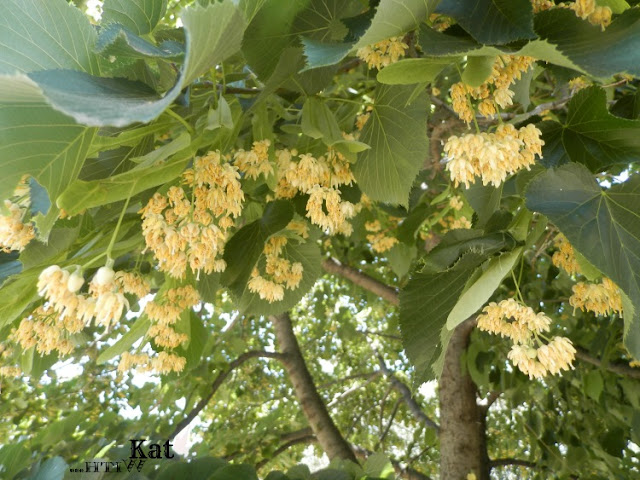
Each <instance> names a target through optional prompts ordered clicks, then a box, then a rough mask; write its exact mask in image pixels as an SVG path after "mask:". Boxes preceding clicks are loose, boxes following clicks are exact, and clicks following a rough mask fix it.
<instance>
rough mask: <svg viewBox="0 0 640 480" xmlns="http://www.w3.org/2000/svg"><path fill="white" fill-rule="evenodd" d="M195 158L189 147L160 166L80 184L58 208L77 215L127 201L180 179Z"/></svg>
mask: <svg viewBox="0 0 640 480" xmlns="http://www.w3.org/2000/svg"><path fill="white" fill-rule="evenodd" d="M192 157H193V150H192V147H191V146H188V147H187V148H185V149H183V150H181V151H180V152H178V153H177V154H175V155H174V156H173V158H171V159H169V160H167V161H166V162H163V163H160V164H155V165H150V166H145V167H142V168H138V167H136V168H133V169H132V170H129V171H127V172H124V173H120V174H118V175H113V176H111V177H107V178H105V179H101V180H92V181H89V182H86V181H84V180H76V181H74V182H73V183H72V184H71V185H69V187H68V188H67V189H66V190H65V191H64V193H63V194H62V195H61V196H60V197H59V198H58V206H59V207H60V208H64V209H65V211H67V212H68V214H69V215H76V214H78V213H79V212H81V211H83V210H85V209H87V208H93V207H97V206H100V205H105V204H107V203H112V202H117V201H119V200H125V199H127V198H129V197H131V196H133V195H135V194H137V193H140V192H142V191H144V190H147V189H149V188H152V187H155V186H158V185H162V184H164V183H167V182H168V181H170V180H173V179H174V178H176V177H178V176H179V175H180V174H181V173H182V171H183V170H184V169H185V167H186V166H187V164H188V163H189V160H190V159H191V158H192Z"/></svg>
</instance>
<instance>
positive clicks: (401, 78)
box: [376, 57, 457, 85]
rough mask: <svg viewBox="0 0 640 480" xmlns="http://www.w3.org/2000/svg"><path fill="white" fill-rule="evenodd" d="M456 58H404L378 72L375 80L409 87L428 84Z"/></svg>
mask: <svg viewBox="0 0 640 480" xmlns="http://www.w3.org/2000/svg"><path fill="white" fill-rule="evenodd" d="M456 60H457V59H456V58H441V57H440V58H405V59H403V60H400V61H399V62H396V63H392V64H391V65H389V66H388V67H385V68H383V69H382V70H380V71H379V72H378V75H377V76H376V79H377V80H378V82H380V83H384V84H386V85H411V84H414V83H428V82H432V81H433V80H435V79H436V77H437V76H438V75H439V74H440V72H441V71H442V70H444V69H445V68H446V67H447V66H449V65H451V64H452V63H454V62H455V61H456Z"/></svg>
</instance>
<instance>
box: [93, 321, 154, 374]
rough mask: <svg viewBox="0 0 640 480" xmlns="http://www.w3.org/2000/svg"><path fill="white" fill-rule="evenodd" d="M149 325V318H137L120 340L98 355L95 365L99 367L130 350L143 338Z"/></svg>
mask: <svg viewBox="0 0 640 480" xmlns="http://www.w3.org/2000/svg"><path fill="white" fill-rule="evenodd" d="M150 325H151V320H149V317H147V316H146V315H141V316H140V317H138V318H137V319H136V321H135V322H134V324H133V325H131V327H130V328H129V331H128V332H127V333H125V334H124V335H123V336H122V338H120V340H118V341H117V342H116V343H114V344H113V345H111V346H110V347H108V348H107V349H105V350H103V351H102V352H100V355H98V358H97V359H96V363H97V364H98V365H101V364H103V363H106V362H108V361H109V360H111V359H112V358H114V357H117V356H118V355H122V354H123V353H124V352H126V351H128V350H129V349H130V348H131V345H133V344H134V343H136V341H138V339H140V338H142V337H143V336H144V334H145V333H146V332H147V330H148V329H149V326H150Z"/></svg>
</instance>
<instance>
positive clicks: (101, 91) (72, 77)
mask: <svg viewBox="0 0 640 480" xmlns="http://www.w3.org/2000/svg"><path fill="white" fill-rule="evenodd" d="M181 20H182V22H183V24H184V28H185V32H186V39H187V45H186V51H187V55H186V58H185V63H184V66H183V68H182V72H181V75H180V77H179V80H178V82H177V83H176V84H175V85H174V86H173V88H171V89H170V90H169V91H168V92H167V93H166V94H165V95H164V96H163V97H160V96H158V95H157V94H156V93H155V92H154V91H153V90H151V89H150V88H149V87H146V85H144V84H142V83H139V82H132V81H129V80H126V79H122V78H101V77H96V76H93V75H88V74H86V73H83V72H73V71H70V70H50V71H46V72H33V73H31V78H32V79H35V81H36V82H37V83H38V84H39V85H40V87H41V88H42V90H43V95H44V97H45V98H46V100H47V101H48V102H49V103H50V104H51V105H52V106H53V107H54V108H55V109H57V110H59V111H61V112H63V113H66V114H67V115H70V116H71V117H73V118H74V119H75V120H76V121H78V122H80V123H83V124H86V125H93V126H116V127H118V126H125V125H129V124H131V123H134V122H149V121H150V120H153V119H154V118H156V117H157V116H158V115H160V113H162V111H163V110H164V109H165V108H167V107H168V106H169V105H171V103H172V102H173V101H174V100H175V99H176V98H177V97H178V95H180V92H181V91H182V89H183V87H184V86H185V85H188V84H189V83H190V82H192V81H193V80H194V79H195V78H197V77H198V76H200V75H202V74H203V73H205V72H207V71H209V69H210V68H211V67H213V66H214V65H216V64H217V63H219V62H221V61H222V60H224V59H225V58H227V57H229V56H230V55H233V54H234V53H236V52H237V51H238V50H239V48H240V44H241V41H242V35H243V32H244V26H245V25H244V19H243V17H242V14H241V13H240V12H239V11H238V10H237V8H236V7H235V5H234V4H233V3H232V1H231V0H225V1H223V2H221V3H214V4H210V5H208V6H207V7H202V6H200V4H195V5H194V6H191V7H189V8H186V9H185V10H184V12H183V14H182V16H181ZM212 25H214V26H215V28H212Z"/></svg>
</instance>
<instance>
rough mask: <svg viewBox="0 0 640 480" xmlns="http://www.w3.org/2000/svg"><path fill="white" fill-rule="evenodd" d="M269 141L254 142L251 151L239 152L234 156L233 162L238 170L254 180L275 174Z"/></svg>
mask: <svg viewBox="0 0 640 480" xmlns="http://www.w3.org/2000/svg"><path fill="white" fill-rule="evenodd" d="M270 145H271V142H270V141H269V140H260V141H257V142H253V148H251V150H249V151H248V152H247V151H244V150H242V149H240V150H238V151H237V152H236V153H235V154H234V155H233V160H234V163H235V165H236V167H238V170H240V171H241V172H243V173H244V174H245V175H246V176H247V177H249V178H253V179H254V180H255V179H256V178H258V177H259V176H260V175H264V176H265V178H266V177H268V176H269V175H272V174H273V165H271V163H270V162H269V146H270Z"/></svg>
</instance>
